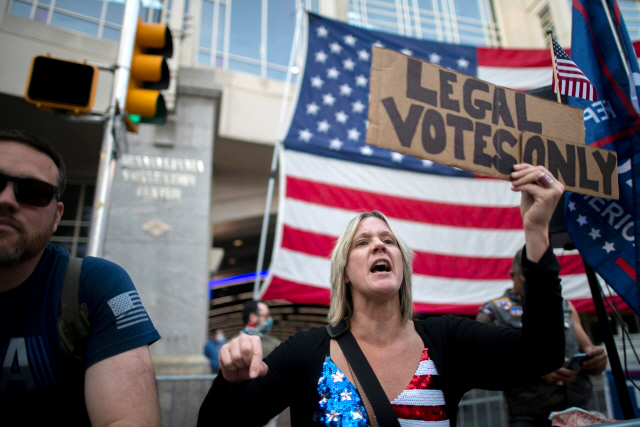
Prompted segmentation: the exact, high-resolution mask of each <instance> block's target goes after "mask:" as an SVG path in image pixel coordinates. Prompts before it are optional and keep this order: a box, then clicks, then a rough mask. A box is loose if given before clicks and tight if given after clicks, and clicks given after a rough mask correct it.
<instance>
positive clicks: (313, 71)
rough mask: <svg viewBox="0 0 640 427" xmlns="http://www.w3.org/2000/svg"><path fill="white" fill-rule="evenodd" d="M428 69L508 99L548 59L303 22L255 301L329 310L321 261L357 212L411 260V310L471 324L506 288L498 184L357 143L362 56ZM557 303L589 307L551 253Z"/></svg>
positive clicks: (518, 223) (568, 269) (544, 70)
mask: <svg viewBox="0 0 640 427" xmlns="http://www.w3.org/2000/svg"><path fill="white" fill-rule="evenodd" d="M374 45H379V46H384V47H386V48H389V49H394V50H396V51H399V52H402V53H405V54H408V55H411V56H414V57H417V58H419V59H423V60H428V61H430V62H432V63H435V64H438V65H441V66H444V67H449V68H451V69H454V70H456V71H461V72H464V73H467V74H469V75H471V76H475V77H478V78H480V79H485V80H488V81H490V82H491V83H494V84H499V85H503V86H508V87H511V88H514V89H530V88H536V87H541V86H545V85H548V82H549V81H550V80H551V71H552V69H551V55H550V53H549V51H548V50H544V49H541V50H529V51H526V50H510V49H491V48H476V47H471V46H461V45H448V44H442V43H435V42H430V41H425V40H415V39H409V38H404V37H399V36H394V35H390V34H386V33H381V32H375V31H370V30H366V29H362V28H357V27H354V26H350V25H347V24H344V23H341V22H337V21H333V20H330V19H325V18H322V17H320V16H317V15H313V14H308V42H307V55H306V65H305V70H304V74H303V75H302V76H301V81H300V84H299V95H298V101H297V106H296V108H295V112H294V116H293V119H292V122H291V125H290V128H289V131H288V134H287V136H286V138H285V140H284V150H283V151H282V153H281V157H280V174H281V175H280V206H279V214H278V229H277V234H276V242H275V249H274V254H273V257H272V263H271V266H270V269H269V277H268V278H267V281H266V282H265V285H264V286H263V288H262V290H261V297H262V298H263V299H266V300H274V299H284V300H287V301H290V302H293V303H298V304H321V305H326V304H328V303H329V297H330V293H329V255H330V253H331V250H332V248H333V245H334V243H335V241H336V240H337V238H338V236H339V234H340V232H341V231H342V229H343V228H344V227H345V226H346V224H347V222H348V221H349V220H350V219H351V218H353V217H354V216H356V215H357V214H358V213H360V212H363V211H370V210H374V209H377V210H380V211H381V212H383V213H384V214H385V215H387V217H388V218H389V220H390V221H391V222H392V224H393V225H394V226H395V227H396V229H397V230H398V232H399V233H400V235H401V236H402V238H403V239H404V240H405V241H406V242H407V244H408V245H409V247H411V248H412V249H413V250H414V251H415V253H416V258H415V261H414V268H413V271H414V275H413V299H414V308H415V309H416V310H418V311H422V312H429V313H458V314H465V315H471V316H473V315H475V314H476V313H477V310H478V307H479V306H480V305H481V304H482V303H484V302H485V301H487V300H490V299H493V298H497V297H499V296H501V295H502V293H503V292H504V290H505V289H507V288H510V287H511V284H512V282H511V280H510V279H509V269H510V267H511V262H512V257H513V255H514V254H515V253H516V251H517V250H518V249H519V248H520V247H522V245H523V244H524V234H523V231H522V220H521V218H520V211H519V204H520V194H519V193H514V192H512V191H511V190H510V184H509V183H508V182H506V181H502V180H497V179H487V178H480V177H476V176H474V175H473V174H471V173H469V172H465V171H462V170H459V169H454V168H449V167H445V166H442V165H438V164H435V163H433V162H430V161H427V160H419V159H417V158H414V157H410V156H405V155H402V154H400V153H396V152H392V151H388V150H386V149H383V148H379V147H374V146H370V145H367V144H365V136H366V131H367V110H368V108H367V106H368V96H369V70H370V66H371V48H372V46H374ZM558 254H559V259H560V262H561V264H562V272H561V274H562V275H563V288H564V295H565V297H567V298H570V299H572V300H573V301H574V303H576V307H578V309H581V307H583V306H581V301H582V302H584V304H588V303H589V301H590V294H589V289H588V286H587V284H586V277H585V275H584V269H583V266H582V261H581V259H580V256H579V255H578V254H577V252H575V251H574V252H558Z"/></svg>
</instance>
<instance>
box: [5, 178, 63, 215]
mask: <svg viewBox="0 0 640 427" xmlns="http://www.w3.org/2000/svg"><path fill="white" fill-rule="evenodd" d="M9 181H12V182H13V194H15V196H16V200H17V201H18V202H20V203H24V204H25V205H31V206H37V207H39V208H42V207H44V206H47V205H48V204H49V203H51V199H53V196H56V197H59V195H60V191H59V190H58V187H56V186H55V185H53V184H49V183H48V182H44V181H40V180H39V179H33V178H18V177H15V176H11V175H7V174H6V173H2V172H0V192H1V191H3V190H4V188H5V187H6V186H7V182H9Z"/></svg>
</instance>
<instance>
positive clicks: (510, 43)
mask: <svg viewBox="0 0 640 427" xmlns="http://www.w3.org/2000/svg"><path fill="white" fill-rule="evenodd" d="M547 4H548V5H549V7H550V9H551V14H552V16H553V22H554V25H555V33H554V37H555V38H556V40H558V42H559V43H560V44H561V45H562V46H566V47H568V46H569V45H570V44H571V9H570V6H569V2H567V1H566V0H493V5H494V13H495V15H496V18H497V21H498V28H500V29H501V34H502V41H503V47H506V48H543V47H546V42H545V34H544V32H543V30H542V26H541V25H540V19H539V18H538V13H539V12H540V10H541V9H542V8H543V7H544V6H545V5H547Z"/></svg>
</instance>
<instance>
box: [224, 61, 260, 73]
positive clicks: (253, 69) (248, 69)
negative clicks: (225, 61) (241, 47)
mask: <svg viewBox="0 0 640 427" xmlns="http://www.w3.org/2000/svg"><path fill="white" fill-rule="evenodd" d="M229 69H230V70H236V71H242V72H245V73H251V74H258V75H260V63H257V64H249V63H248V62H246V61H241V60H237V59H229Z"/></svg>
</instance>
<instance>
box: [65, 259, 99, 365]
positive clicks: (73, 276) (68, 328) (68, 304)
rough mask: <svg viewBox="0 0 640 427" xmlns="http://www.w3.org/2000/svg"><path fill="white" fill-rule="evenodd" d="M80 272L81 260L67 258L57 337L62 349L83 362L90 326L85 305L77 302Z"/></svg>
mask: <svg viewBox="0 0 640 427" xmlns="http://www.w3.org/2000/svg"><path fill="white" fill-rule="evenodd" d="M81 271H82V258H76V257H72V256H69V264H68V265H67V271H66V273H65V276H64V283H63V284H62V293H61V295H60V301H61V304H62V314H61V315H60V317H58V335H59V336H60V345H61V346H62V348H63V349H64V350H65V351H66V352H67V353H69V354H70V355H71V356H73V357H74V358H75V359H76V360H78V361H79V362H84V357H85V353H86V350H87V344H88V341H89V333H90V332H91V324H90V323H89V309H88V308H87V304H86V303H83V304H82V305H80V301H79V300H78V292H79V290H80V272H81Z"/></svg>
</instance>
